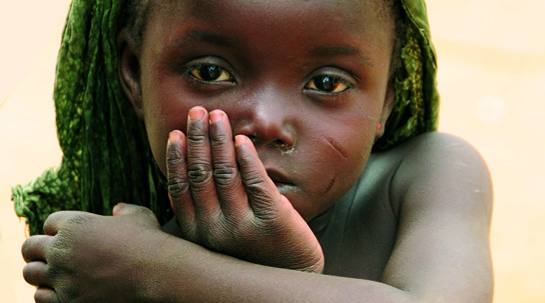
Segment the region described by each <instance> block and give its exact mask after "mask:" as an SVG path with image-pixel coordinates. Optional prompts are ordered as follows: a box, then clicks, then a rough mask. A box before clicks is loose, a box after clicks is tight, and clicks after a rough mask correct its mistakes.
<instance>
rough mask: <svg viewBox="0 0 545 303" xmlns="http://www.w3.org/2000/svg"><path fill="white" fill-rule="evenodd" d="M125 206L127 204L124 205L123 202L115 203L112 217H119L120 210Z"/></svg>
mask: <svg viewBox="0 0 545 303" xmlns="http://www.w3.org/2000/svg"><path fill="white" fill-rule="evenodd" d="M126 204H127V203H124V202H119V203H117V204H116V205H115V206H114V208H113V209H112V216H119V215H120V212H121V210H122V209H123V207H124V206H125V205H126Z"/></svg>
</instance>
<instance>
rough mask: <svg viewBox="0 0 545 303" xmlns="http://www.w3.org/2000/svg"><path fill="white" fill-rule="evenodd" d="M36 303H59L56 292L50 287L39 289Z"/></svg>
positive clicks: (35, 296)
mask: <svg viewBox="0 0 545 303" xmlns="http://www.w3.org/2000/svg"><path fill="white" fill-rule="evenodd" d="M34 301H36V303H57V302H59V301H58V300H57V294H56V293H55V290H53V289H52V288H49V287H39V288H38V289H37V290H36V293H35V294H34Z"/></svg>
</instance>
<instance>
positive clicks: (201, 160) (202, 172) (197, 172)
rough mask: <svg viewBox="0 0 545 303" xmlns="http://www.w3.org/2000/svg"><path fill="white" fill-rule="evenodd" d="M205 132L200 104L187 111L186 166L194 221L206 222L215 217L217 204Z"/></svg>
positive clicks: (206, 118)
mask: <svg viewBox="0 0 545 303" xmlns="http://www.w3.org/2000/svg"><path fill="white" fill-rule="evenodd" d="M211 160H212V159H211V153H210V141H209V135H208V114H207V112H206V110H205V109H204V108H202V107H200V106H197V107H194V108H192V109H191V110H190V111H189V119H188V125H187V164H188V165H187V169H188V174H187V176H188V179H189V184H190V186H191V196H192V197H193V203H194V205H195V215H196V219H197V220H198V221H204V222H207V221H209V220H210V219H211V218H215V217H216V215H217V214H218V213H219V211H220V205H219V201H218V196H217V193H216V188H215V186H214V178H213V177H212V161H211Z"/></svg>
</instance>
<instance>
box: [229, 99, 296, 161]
mask: <svg viewBox="0 0 545 303" xmlns="http://www.w3.org/2000/svg"><path fill="white" fill-rule="evenodd" d="M279 98H281V97H280V96H279V95H278V94H271V95H269V96H263V95H261V96H260V98H258V100H255V101H253V102H244V103H245V104H247V105H248V106H247V107H246V108H244V109H243V111H244V112H245V113H243V114H242V115H241V116H239V119H238V121H237V122H236V124H235V128H234V132H235V135H245V136H247V137H248V138H250V139H251V140H252V141H253V143H254V144H255V145H256V146H259V145H261V146H268V147H272V148H276V149H279V150H282V151H288V150H292V149H293V148H294V147H295V141H296V137H297V136H296V130H295V125H294V123H295V122H294V116H293V115H292V114H290V111H292V110H293V108H291V106H290V105H289V104H288V102H284V101H285V100H279ZM252 99H253V98H252ZM241 109H242V108H241Z"/></svg>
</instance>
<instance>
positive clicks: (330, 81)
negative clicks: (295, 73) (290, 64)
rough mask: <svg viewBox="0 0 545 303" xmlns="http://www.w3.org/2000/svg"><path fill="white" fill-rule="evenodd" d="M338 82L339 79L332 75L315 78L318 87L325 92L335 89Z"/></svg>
mask: <svg viewBox="0 0 545 303" xmlns="http://www.w3.org/2000/svg"><path fill="white" fill-rule="evenodd" d="M338 84H339V80H338V79H335V78H333V77H330V76H320V77H318V78H317V79H316V80H315V85H316V88H317V89H319V90H321V91H325V92H332V91H334V90H335V88H337V85H338Z"/></svg>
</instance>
